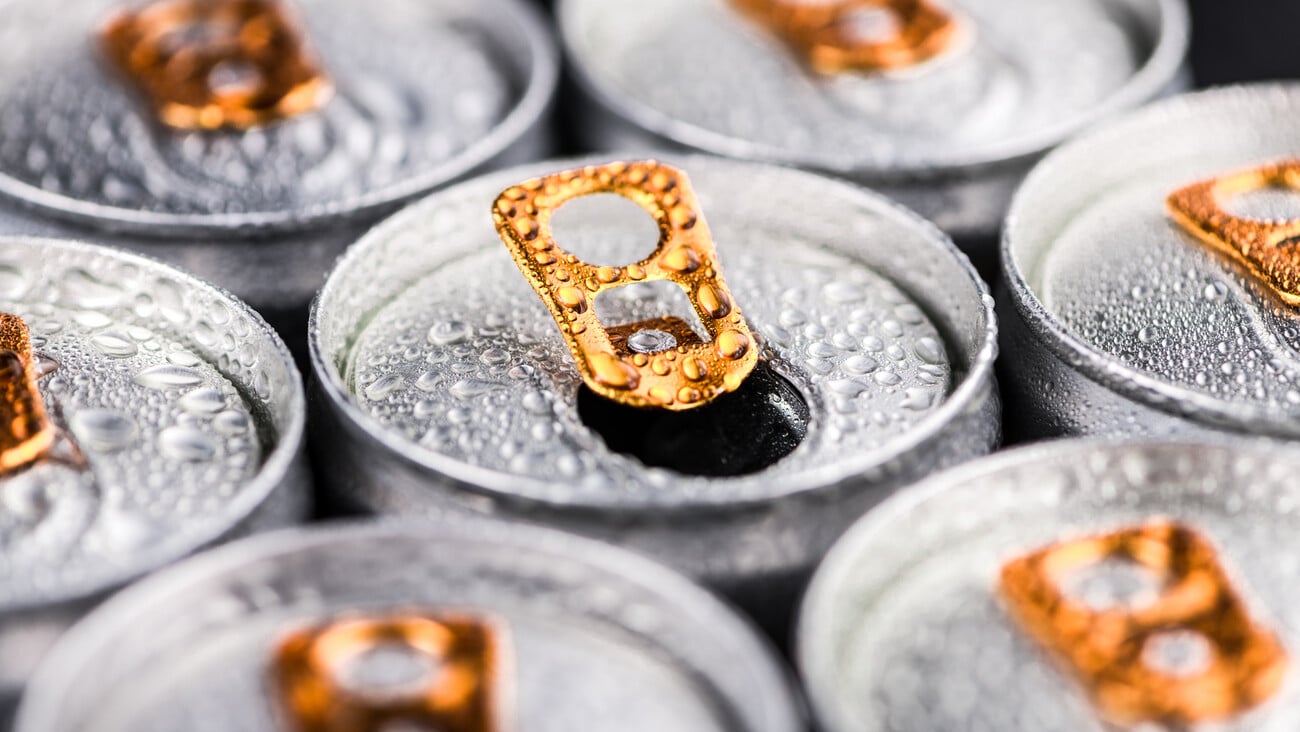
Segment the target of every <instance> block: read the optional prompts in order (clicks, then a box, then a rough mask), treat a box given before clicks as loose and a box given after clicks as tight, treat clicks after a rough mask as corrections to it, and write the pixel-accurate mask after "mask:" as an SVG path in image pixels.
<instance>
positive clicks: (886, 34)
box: [839, 8, 903, 45]
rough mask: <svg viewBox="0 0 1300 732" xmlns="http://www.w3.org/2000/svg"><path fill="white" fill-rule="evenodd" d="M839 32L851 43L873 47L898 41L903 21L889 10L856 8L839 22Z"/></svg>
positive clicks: (901, 33) (895, 12) (893, 11)
mask: <svg viewBox="0 0 1300 732" xmlns="http://www.w3.org/2000/svg"><path fill="white" fill-rule="evenodd" d="M839 26H840V30H841V32H842V33H844V36H845V37H847V38H848V39H849V40H850V41H852V42H853V43H862V44H867V45H875V44H881V43H889V42H891V41H895V40H898V38H899V37H900V36H902V35H903V20H902V18H900V17H899V16H898V13H897V11H895V10H892V9H890V8H858V9H856V10H853V11H850V12H849V13H848V14H847V15H845V17H844V18H843V19H842V20H840V23H839Z"/></svg>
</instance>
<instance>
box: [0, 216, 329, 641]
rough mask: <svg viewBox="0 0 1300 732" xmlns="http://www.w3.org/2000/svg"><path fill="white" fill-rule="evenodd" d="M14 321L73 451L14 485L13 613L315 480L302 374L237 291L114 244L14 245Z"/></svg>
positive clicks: (131, 569)
mask: <svg viewBox="0 0 1300 732" xmlns="http://www.w3.org/2000/svg"><path fill="white" fill-rule="evenodd" d="M0 310H2V311H4V312H5V313H9V314H12V315H17V316H19V317H21V318H22V319H23V321H25V323H26V324H27V326H28V328H29V330H30V338H31V346H32V350H33V351H34V354H33V355H34V358H35V360H36V362H37V363H38V367H37V372H36V373H37V374H38V376H39V378H38V379H37V381H36V385H37V387H38V389H39V392H40V396H41V399H42V401H43V404H44V407H45V410H46V412H47V413H48V415H49V419H50V422H51V423H52V429H53V430H54V431H55V432H57V433H58V438H57V439H58V443H59V444H58V445H56V447H55V448H53V449H51V450H49V451H46V452H43V453H42V455H41V457H40V458H39V459H36V460H34V461H32V462H31V463H30V464H25V465H24V466H23V467H22V469H20V470H13V471H9V472H8V474H6V475H4V476H3V477H0V509H2V510H0V618H3V616H4V615H5V614H6V613H10V612H18V611H24V610H35V609H38V608H41V607H44V606H46V605H51V604H55V603H60V602H67V601H71V600H87V599H89V598H91V597H92V596H94V595H96V594H98V593H101V592H103V591H105V590H107V589H110V588H112V587H115V586H117V585H120V584H122V583H123V582H125V581H127V580H129V579H132V578H134V577H136V576H138V575H140V574H142V573H144V572H146V571H148V570H152V569H155V568H157V567H159V566H161V565H162V564H164V563H167V562H169V561H174V560H176V559H178V558H180V557H182V556H184V555H186V554H189V553H191V552H193V551H195V550H197V549H199V548H200V547H203V546H206V545H208V544H211V543H212V542H214V541H216V540H217V539H219V538H222V537H224V536H228V535H230V534H231V533H232V532H233V531H234V530H235V529H236V528H238V527H240V526H241V525H242V524H243V523H245V522H247V521H249V520H250V518H252V517H253V516H254V515H255V514H259V512H262V513H264V512H263V509H265V508H266V507H267V506H268V504H270V503H271V502H272V499H273V498H274V497H277V496H280V495H281V493H282V492H284V491H288V490H289V487H287V486H286V484H287V483H289V482H290V481H293V480H300V479H301V475H300V474H299V472H298V471H299V470H300V469H301V466H300V465H299V464H298V463H299V462H300V458H301V455H300V452H301V446H302V439H303V437H302V436H303V429H304V421H305V416H304V410H305V399H304V396H303V393H302V387H301V386H300V384H299V376H298V371H297V369H296V368H295V366H294V364H293V360H292V359H291V358H290V356H289V353H288V350H287V349H286V348H285V346H284V344H283V342H282V341H281V340H280V339H279V337H278V336H276V335H275V332H274V331H273V330H272V329H271V328H270V326H268V325H267V324H266V322H265V321H263V320H262V318H261V317H260V316H258V315H257V314H256V313H254V312H253V311H252V310H250V309H249V308H248V307H247V306H246V305H244V304H243V303H241V302H239V301H237V300H235V299H234V298H232V297H230V296H229V295H227V294H225V293H224V292H222V291H220V290H217V289H216V288H213V287H211V286H210V285H206V284H204V283H202V282H199V281H198V280H196V279H194V278H192V277H190V276H188V275H185V274H183V273H181V272H179V271H177V270H174V269H171V268H169V267H166V266H163V265H160V264H157V263H155V262H153V261H151V260H147V259H144V258H141V257H137V256H134V255H128V254H123V253H119V252H116V251H114V250H110V249H105V248H98V247H91V246H86V245H81V244H72V243H66V242H59V241H54V240H43V239H21V238H0ZM294 488H295V489H299V490H300V489H301V488H302V486H294ZM282 489H283V490H282ZM299 502H300V501H299ZM287 520H288V517H283V518H281V519H279V521H280V522H285V521H287Z"/></svg>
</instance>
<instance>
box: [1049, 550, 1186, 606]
mask: <svg viewBox="0 0 1300 732" xmlns="http://www.w3.org/2000/svg"><path fill="white" fill-rule="evenodd" d="M1060 583H1061V591H1062V592H1063V593H1065V596H1066V597H1068V598H1070V599H1071V600H1074V601H1075V602H1080V603H1083V604H1084V605H1087V606H1088V607H1089V608H1092V609H1093V610H1095V611H1098V612H1104V611H1106V610H1116V609H1121V610H1137V609H1140V608H1144V607H1149V606H1151V605H1153V604H1155V602H1156V601H1157V600H1159V599H1160V596H1161V595H1162V594H1164V591H1165V589H1166V588H1167V585H1168V581H1167V577H1165V575H1164V574H1163V573H1161V572H1158V571H1156V570H1153V569H1151V568H1150V567H1147V566H1144V565H1142V564H1138V563H1137V562H1134V561H1133V560H1131V559H1128V558H1125V557H1108V558H1106V559H1104V560H1102V561H1100V562H1097V563H1095V564H1091V565H1089V566H1086V567H1081V568H1079V569H1076V570H1073V571H1071V572H1067V573H1066V574H1065V576H1064V577H1062V578H1061V580H1060Z"/></svg>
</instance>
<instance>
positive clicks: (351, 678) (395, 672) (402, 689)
mask: <svg viewBox="0 0 1300 732" xmlns="http://www.w3.org/2000/svg"><path fill="white" fill-rule="evenodd" d="M441 670H442V669H441V662H440V660H439V659H437V658H435V657H433V656H432V655H430V654H429V653H427V652H425V651H424V650H422V649H419V648H416V647H415V646H412V645H409V644H406V643H401V642H397V641H389V642H384V643H378V644H376V645H373V646H371V647H369V648H366V649H365V650H362V651H360V652H359V653H357V654H355V655H352V656H349V657H348V658H346V659H343V660H342V661H341V662H340V663H339V665H338V667H337V668H336V669H335V670H334V677H335V680H336V681H337V682H338V684H339V686H341V687H343V688H344V689H347V690H348V691H350V692H353V693H355V694H359V695H362V696H408V695H411V694H416V693H419V692H420V691H421V690H423V689H426V688H428V687H429V686H430V685H432V684H433V683H434V682H435V681H436V680H437V677H438V675H439V673H440V672H441Z"/></svg>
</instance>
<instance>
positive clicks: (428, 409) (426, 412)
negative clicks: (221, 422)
mask: <svg viewBox="0 0 1300 732" xmlns="http://www.w3.org/2000/svg"><path fill="white" fill-rule="evenodd" d="M437 411H438V403H437V402H435V401H434V400H432V399H421V400H420V401H418V402H416V403H415V407H414V409H412V410H411V413H412V414H414V415H415V418H416V419H428V418H430V417H432V416H433V415H434V414H435V413H436V412H437Z"/></svg>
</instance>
